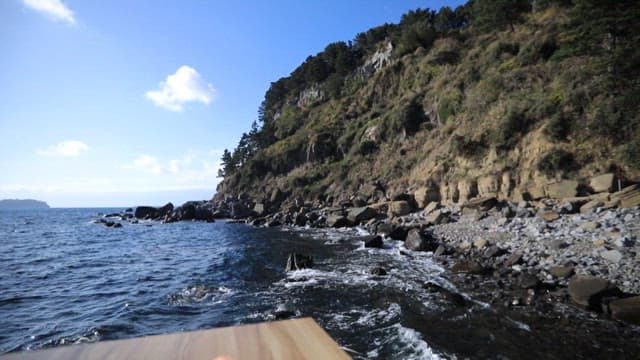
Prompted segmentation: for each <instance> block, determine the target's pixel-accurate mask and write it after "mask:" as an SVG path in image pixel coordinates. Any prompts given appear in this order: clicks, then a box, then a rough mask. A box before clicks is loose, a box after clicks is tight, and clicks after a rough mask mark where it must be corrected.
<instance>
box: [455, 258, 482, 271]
mask: <svg viewBox="0 0 640 360" xmlns="http://www.w3.org/2000/svg"><path fill="white" fill-rule="evenodd" d="M451 271H452V272H454V273H464V274H483V273H484V272H485V269H484V267H482V265H480V264H478V263H477V262H475V261H459V262H457V263H456V264H455V265H453V267H452V268H451Z"/></svg>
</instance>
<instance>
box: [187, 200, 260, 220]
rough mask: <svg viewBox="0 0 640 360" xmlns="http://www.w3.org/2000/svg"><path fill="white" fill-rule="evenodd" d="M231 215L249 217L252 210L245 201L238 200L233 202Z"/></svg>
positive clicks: (239, 217)
mask: <svg viewBox="0 0 640 360" xmlns="http://www.w3.org/2000/svg"><path fill="white" fill-rule="evenodd" d="M182 206H183V207H184V205H182ZM230 215H231V217H232V218H233V219H243V218H246V217H249V216H250V215H251V211H249V209H247V207H246V206H245V205H244V204H243V203H241V202H239V201H236V202H233V203H231V214H230Z"/></svg>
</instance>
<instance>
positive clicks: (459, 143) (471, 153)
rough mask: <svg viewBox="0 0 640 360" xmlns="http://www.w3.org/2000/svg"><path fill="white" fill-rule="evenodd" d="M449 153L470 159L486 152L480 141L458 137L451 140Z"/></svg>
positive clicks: (455, 136)
mask: <svg viewBox="0 0 640 360" xmlns="http://www.w3.org/2000/svg"><path fill="white" fill-rule="evenodd" d="M451 151H452V152H453V153H454V154H456V155H460V156H462V157H466V158H472V157H479V156H482V155H483V154H484V153H485V151H486V145H485V144H484V142H482V141H475V140H471V139H467V138H465V137H463V136H460V135H454V136H453V137H452V138H451Z"/></svg>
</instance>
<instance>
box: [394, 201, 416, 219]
mask: <svg viewBox="0 0 640 360" xmlns="http://www.w3.org/2000/svg"><path fill="white" fill-rule="evenodd" d="M410 212H411V204H410V203H409V202H408V201H405V200H400V201H392V202H391V203H389V213H390V214H391V216H402V215H407V214H409V213H410Z"/></svg>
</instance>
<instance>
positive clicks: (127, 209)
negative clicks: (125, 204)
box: [124, 208, 133, 213]
mask: <svg viewBox="0 0 640 360" xmlns="http://www.w3.org/2000/svg"><path fill="white" fill-rule="evenodd" d="M124 212H127V213H130V212H133V209H132V208H126V209H124Z"/></svg>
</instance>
